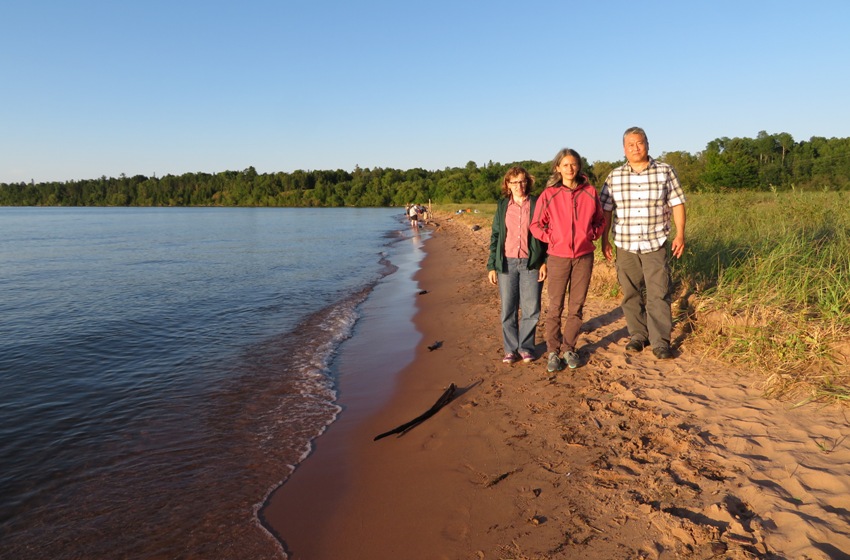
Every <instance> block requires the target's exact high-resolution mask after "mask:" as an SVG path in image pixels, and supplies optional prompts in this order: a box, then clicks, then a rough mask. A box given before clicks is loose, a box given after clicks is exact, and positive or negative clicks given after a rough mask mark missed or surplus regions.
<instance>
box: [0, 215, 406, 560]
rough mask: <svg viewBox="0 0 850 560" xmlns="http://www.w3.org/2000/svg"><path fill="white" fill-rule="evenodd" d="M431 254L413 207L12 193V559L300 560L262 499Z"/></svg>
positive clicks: (300, 454)
mask: <svg viewBox="0 0 850 560" xmlns="http://www.w3.org/2000/svg"><path fill="white" fill-rule="evenodd" d="M421 258H422V251H421V240H420V238H419V236H418V235H414V232H412V231H411V229H410V227H409V225H408V224H407V222H406V221H404V220H403V216H402V212H401V211H400V210H394V209H244V208H243V209H222V208H214V209H213V208H179V209H171V208H144V209H128V208H102V209H96V208H0V558H4V559H5V558H10V559H11V558H15V559H29V558H32V559H45V558H50V559H63V558H87V559H89V558H134V559H135V558H138V559H152V558H205V559H207V558H216V559H225V558H276V557H277V558H280V557H282V556H283V554H282V552H281V550H280V547H279V545H278V543H277V541H275V539H274V538H273V537H272V536H271V535H270V534H269V533H268V532H267V531H265V529H264V527H262V525H261V523H260V522H259V521H258V519H257V511H258V509H259V508H260V507H261V506H262V504H263V503H264V500H265V499H266V497H267V496H268V494H269V492H271V491H272V490H273V489H274V488H276V487H277V486H278V485H279V484H280V483H281V482H282V481H283V480H285V479H286V477H287V476H288V475H289V474H291V472H292V470H293V468H294V466H295V465H296V464H297V463H298V462H299V461H300V460H302V459H303V458H304V456H305V455H306V454H307V453H308V452H309V449H310V441H311V440H312V439H314V438H315V437H316V436H317V435H318V434H320V433H321V432H322V431H323V430H324V428H325V427H326V426H327V425H328V424H329V423H331V422H332V421H333V420H334V419H335V418H336V416H337V415H338V413H339V412H340V407H339V406H338V405H337V404H336V400H337V394H336V386H335V378H334V367H333V364H334V361H333V360H334V357H335V356H336V355H337V352H339V351H340V347H341V345H343V344H344V341H345V340H346V339H348V338H349V337H351V336H352V335H353V336H355V337H356V332H357V328H358V318H359V317H360V316H361V314H362V310H363V309H364V306H368V302H369V301H370V299H371V298H376V297H382V296H381V294H382V293H386V292H388V291H395V292H396V293H398V292H399V291H401V292H407V293H412V291H413V290H414V289H415V283H413V282H412V280H411V277H412V275H413V273H414V272H415V271H416V269H417V268H418V266H419V262H420V260H421ZM400 301H409V302H410V304H409V305H408V306H405V305H400V306H399V309H398V313H397V317H396V320H399V317H403V320H401V325H402V326H401V327H400V328H403V329H409V331H410V333H411V336H410V337H407V338H411V339H412V337H414V332H415V331H414V329H413V327H412V323H410V316H411V315H412V313H413V303H412V302H413V298H401V299H400ZM403 338H405V337H403ZM415 342H416V341H415V340H412V341H411V343H410V349H409V354H410V356H411V358H412V354H413V345H414V344H415ZM397 350H398V348H396V351H397ZM402 350H404V349H403V348H402ZM403 365H404V364H399V366H400V367H399V369H401V366H403Z"/></svg>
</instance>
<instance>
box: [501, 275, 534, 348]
mask: <svg viewBox="0 0 850 560" xmlns="http://www.w3.org/2000/svg"><path fill="white" fill-rule="evenodd" d="M505 260H506V262H507V265H508V266H507V268H508V272H507V273H499V297H500V298H501V300H502V315H501V318H502V341H503V343H504V345H505V353H506V354H507V353H510V352H517V351H520V352H530V353H533V352H534V331H535V330H536V329H537V319H538V318H539V317H540V293H541V291H542V290H543V283H542V282H538V281H537V277H538V274H539V271H537V270H529V269H528V259H505ZM520 313H521V315H522V316H521V318H519V319H518V317H517V316H518V315H519V314H520Z"/></svg>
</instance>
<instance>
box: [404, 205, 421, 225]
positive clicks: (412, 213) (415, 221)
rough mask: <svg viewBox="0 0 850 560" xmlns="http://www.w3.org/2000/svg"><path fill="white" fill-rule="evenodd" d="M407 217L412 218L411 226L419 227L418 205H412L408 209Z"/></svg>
mask: <svg viewBox="0 0 850 560" xmlns="http://www.w3.org/2000/svg"><path fill="white" fill-rule="evenodd" d="M407 215H408V217H409V218H410V225H412V226H413V227H419V208H418V206H417V205H416V204H411V205H410V208H408V209H407Z"/></svg>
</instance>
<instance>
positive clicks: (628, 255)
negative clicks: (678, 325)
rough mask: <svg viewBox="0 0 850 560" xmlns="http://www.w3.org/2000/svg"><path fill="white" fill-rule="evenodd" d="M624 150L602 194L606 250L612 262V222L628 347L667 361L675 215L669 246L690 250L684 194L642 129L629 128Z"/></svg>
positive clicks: (670, 354)
mask: <svg viewBox="0 0 850 560" xmlns="http://www.w3.org/2000/svg"><path fill="white" fill-rule="evenodd" d="M623 151H624V152H625V155H626V160H627V161H626V163H625V164H624V165H622V166H620V167H618V168H616V169H614V170H613V171H611V173H610V174H609V175H608V179H606V180H605V184H604V185H603V186H602V193H601V194H600V199H601V200H602V209H603V210H604V212H605V233H604V234H603V237H602V252H603V253H604V254H605V258H607V259H608V260H609V261H610V260H611V259H612V258H613V256H614V250H613V248H612V247H611V242H610V241H609V240H608V231H609V230H610V229H612V228H611V226H612V224H613V234H614V244H615V245H616V246H617V280H618V281H619V282H620V288H621V290H622V291H623V302H622V304H621V305H622V308H623V314H624V315H625V316H626V325H627V326H628V328H629V336H630V337H631V339H630V340H629V342H628V344H626V350H627V351H629V352H640V351H641V350H643V349H644V347H646V346H647V345H651V346H652V353H653V354H655V357H657V358H659V359H662V360H666V359H670V358H672V357H673V352H672V350H671V349H670V338H671V333H672V331H673V315H672V312H671V308H670V302H671V293H670V285H671V279H670V267H669V264H668V256H667V237H668V235H669V233H670V216H671V214H672V217H673V223H674V224H675V226H676V237H674V238H673V241H672V243H671V245H670V247H671V250H672V254H673V256H674V257H676V258H677V259H678V258H680V257H681V256H682V253H683V252H684V251H685V193H684V191H683V190H682V186H681V185H680V184H679V179H678V177H677V176H676V172H675V171H674V170H673V168H672V167H670V166H669V165H667V164H666V163H661V162H659V161H655V160H654V159H652V158H651V157H649V140H648V139H647V137H646V132H644V131H643V129H642V128H638V127H636V126H635V127H632V128H629V129H628V130H626V132H625V133H624V134H623ZM644 291H645V292H646V299H645V300H644V299H643V292H644Z"/></svg>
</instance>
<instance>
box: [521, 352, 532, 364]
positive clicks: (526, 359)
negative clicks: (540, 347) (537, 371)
mask: <svg viewBox="0 0 850 560" xmlns="http://www.w3.org/2000/svg"><path fill="white" fill-rule="evenodd" d="M519 357H520V358H522V361H523V362H525V363H526V364H527V363H529V362H533V361H534V354H532V353H531V352H527V351H525V350H520V351H519Z"/></svg>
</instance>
